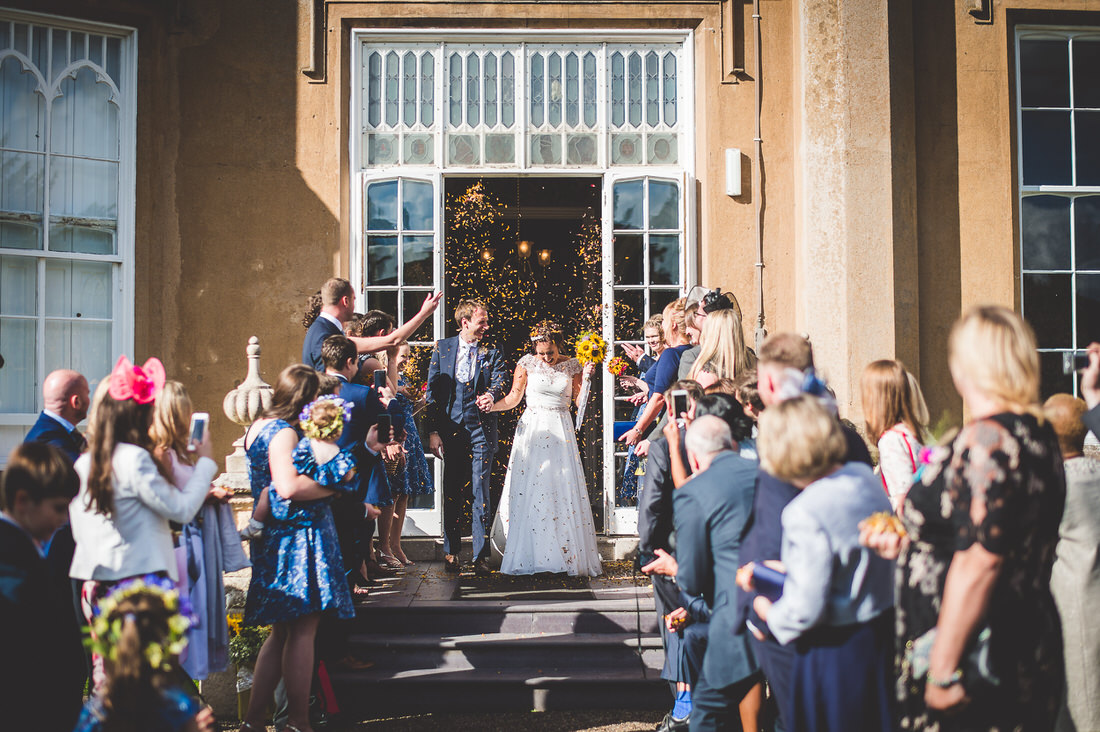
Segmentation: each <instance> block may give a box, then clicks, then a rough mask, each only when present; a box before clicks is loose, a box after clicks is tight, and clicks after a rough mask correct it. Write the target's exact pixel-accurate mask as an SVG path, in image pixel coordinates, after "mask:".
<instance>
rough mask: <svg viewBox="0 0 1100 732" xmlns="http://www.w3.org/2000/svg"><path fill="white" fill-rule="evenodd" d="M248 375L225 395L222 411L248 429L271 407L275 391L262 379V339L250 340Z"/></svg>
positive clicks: (247, 351)
mask: <svg viewBox="0 0 1100 732" xmlns="http://www.w3.org/2000/svg"><path fill="white" fill-rule="evenodd" d="M245 353H247V354H248V375H247V376H245V377H244V381H242V382H241V383H240V385H239V386H238V387H237V388H236V389H233V390H232V391H230V392H229V393H228V394H226V395H225V400H224V401H223V402H222V410H223V411H224V412H225V416H226V417H229V419H231V420H232V421H234V422H236V423H237V424H239V425H241V426H242V427H247V426H248V425H250V424H252V423H253V422H255V421H256V420H257V419H259V417H260V415H261V414H263V411H264V410H265V409H267V408H268V407H269V406H271V395H272V393H273V391H274V390H273V389H272V388H271V386H270V385H268V384H267V383H266V382H265V381H264V380H263V379H262V378H260V339H259V338H257V337H256V336H252V337H251V338H249V339H248V347H247V348H246V349H245Z"/></svg>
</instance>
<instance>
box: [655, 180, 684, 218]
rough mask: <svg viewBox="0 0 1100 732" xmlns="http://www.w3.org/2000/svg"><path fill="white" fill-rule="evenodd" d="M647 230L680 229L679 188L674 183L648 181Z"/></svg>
mask: <svg viewBox="0 0 1100 732" xmlns="http://www.w3.org/2000/svg"><path fill="white" fill-rule="evenodd" d="M649 228H651V229H679V228H680V186H679V185H677V184H676V183H674V182H670V181H662V180H651V181H649Z"/></svg>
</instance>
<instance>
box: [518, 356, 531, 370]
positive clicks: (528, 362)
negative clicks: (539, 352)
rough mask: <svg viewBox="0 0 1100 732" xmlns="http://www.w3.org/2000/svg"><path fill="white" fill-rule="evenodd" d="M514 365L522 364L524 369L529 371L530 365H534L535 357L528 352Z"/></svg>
mask: <svg viewBox="0 0 1100 732" xmlns="http://www.w3.org/2000/svg"><path fill="white" fill-rule="evenodd" d="M516 365H517V366H522V367H523V368H524V370H525V371H530V370H531V367H532V366H534V365H535V357H534V356H532V355H531V354H530V353H528V354H526V355H525V356H523V358H521V359H520V360H519V363H517V364H516Z"/></svg>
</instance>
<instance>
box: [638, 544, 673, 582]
mask: <svg viewBox="0 0 1100 732" xmlns="http://www.w3.org/2000/svg"><path fill="white" fill-rule="evenodd" d="M653 553H654V554H655V555H656V557H657V558H656V559H654V560H653V561H652V562H650V563H649V564H647V565H645V566H643V567H642V572H643V573H644V574H663V575H665V576H666V577H675V576H676V572H677V571H678V570H679V569H680V565H678V564H676V557H674V556H672V555H671V554H669V553H668V552H666V551H665V550H664V549H655V550H654V551H653Z"/></svg>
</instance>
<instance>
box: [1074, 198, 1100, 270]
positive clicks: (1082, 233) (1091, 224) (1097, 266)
mask: <svg viewBox="0 0 1100 732" xmlns="http://www.w3.org/2000/svg"><path fill="white" fill-rule="evenodd" d="M1073 221H1074V227H1075V228H1076V238H1075V247H1076V249H1077V269H1078V270H1082V269H1094V270H1100V196H1081V197H1080V198H1078V199H1076V200H1075V201H1074V202H1073Z"/></svg>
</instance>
